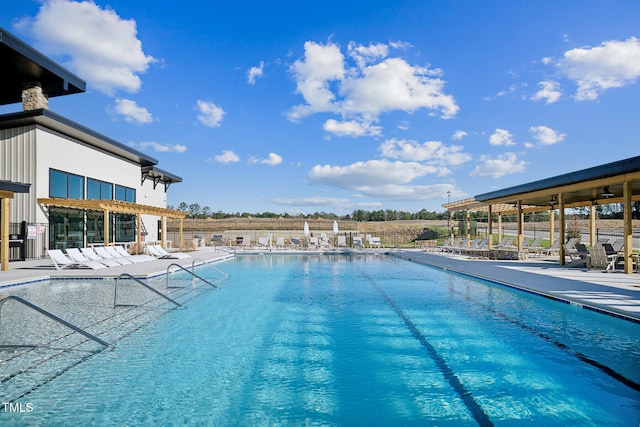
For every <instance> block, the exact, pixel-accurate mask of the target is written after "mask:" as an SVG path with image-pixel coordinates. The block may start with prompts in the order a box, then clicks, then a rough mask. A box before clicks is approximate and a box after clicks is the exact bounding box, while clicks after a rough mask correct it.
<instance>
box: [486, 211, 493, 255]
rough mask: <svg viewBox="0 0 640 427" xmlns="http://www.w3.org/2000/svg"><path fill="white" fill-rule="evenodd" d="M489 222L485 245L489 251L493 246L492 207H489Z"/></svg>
mask: <svg viewBox="0 0 640 427" xmlns="http://www.w3.org/2000/svg"><path fill="white" fill-rule="evenodd" d="M488 216H489V220H488V222H487V244H488V245H489V249H491V247H492V246H493V206H492V205H489V212H488Z"/></svg>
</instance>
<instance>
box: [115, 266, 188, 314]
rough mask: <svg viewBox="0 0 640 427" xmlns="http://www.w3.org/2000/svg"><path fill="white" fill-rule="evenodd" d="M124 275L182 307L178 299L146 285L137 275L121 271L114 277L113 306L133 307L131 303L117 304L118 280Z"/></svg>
mask: <svg viewBox="0 0 640 427" xmlns="http://www.w3.org/2000/svg"><path fill="white" fill-rule="evenodd" d="M124 277H126V278H127V279H132V280H133V281H134V282H136V283H138V284H140V285H142V286H144V287H145V288H147V289H149V290H150V291H151V292H153V293H155V294H157V295H159V296H161V297H162V298H164V299H166V300H167V301H169V302H171V303H173V304H175V305H176V306H177V307H182V304H180V303H179V302H178V301H176V300H174V299H171V298H169V297H168V296H166V295H165V294H163V293H162V292H160V291H157V290H155V289H153V288H152V287H151V286H149V285H147V284H146V283H144V282H143V281H142V280H140V279H138V278H137V277H133V276H132V275H131V274H129V273H122V274H121V275H119V276H118V277H116V285H115V286H114V291H113V308H116V307H135V305H133V304H118V282H119V281H120V279H122V278H124Z"/></svg>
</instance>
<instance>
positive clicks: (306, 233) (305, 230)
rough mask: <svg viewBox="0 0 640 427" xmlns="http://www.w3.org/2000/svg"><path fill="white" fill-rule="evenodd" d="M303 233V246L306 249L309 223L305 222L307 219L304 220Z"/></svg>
mask: <svg viewBox="0 0 640 427" xmlns="http://www.w3.org/2000/svg"><path fill="white" fill-rule="evenodd" d="M303 233H304V247H305V249H306V247H307V236H308V235H309V224H308V223H307V221H305V222H304V229H303Z"/></svg>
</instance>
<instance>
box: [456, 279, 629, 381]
mask: <svg viewBox="0 0 640 427" xmlns="http://www.w3.org/2000/svg"><path fill="white" fill-rule="evenodd" d="M453 292H454V293H456V294H458V295H459V296H461V297H462V298H463V299H468V300H471V301H473V302H474V303H475V304H477V305H479V306H480V307H482V308H484V309H485V310H487V311H489V312H491V313H493V314H495V315H496V316H499V317H501V318H503V319H504V320H506V321H507V322H510V323H512V324H514V325H516V326H518V327H520V328H522V329H524V330H526V331H529V332H531V333H532V334H533V335H534V336H537V337H538V338H542V339H543V340H545V341H547V342H548V343H551V344H553V345H554V346H556V347H557V348H559V349H561V350H564V351H566V352H567V353H569V354H570V355H572V356H575V357H577V358H578V359H580V360H581V361H582V362H585V363H587V364H589V365H591V366H593V367H595V368H598V369H599V370H601V371H602V372H603V373H605V374H607V375H608V376H610V377H611V378H613V379H614V380H617V381H619V382H621V383H622V384H624V385H626V386H627V387H629V388H631V389H632V390H634V391H637V392H640V384H638V383H637V382H635V381H633V380H632V379H630V378H627V377H625V376H624V375H623V374H621V373H619V372H617V371H616V370H614V369H613V368H610V367H608V366H607V365H604V364H602V363H600V362H598V361H597V360H594V359H592V358H590V357H589V356H587V355H586V354H584V353H581V352H579V351H577V350H573V349H572V348H571V347H569V346H568V345H566V344H564V343H562V342H560V341H558V340H556V339H555V338H553V337H551V336H549V335H547V334H545V333H543V332H542V331H539V330H538V329H536V328H534V327H533V326H530V325H527V324H526V323H523V322H521V321H519V320H516V319H513V318H511V317H509V316H508V315H507V314H506V313H503V312H501V311H499V310H497V309H495V308H493V307H491V306H489V305H487V304H483V303H482V302H480V301H479V300H478V299H476V298H473V297H469V296H468V295H466V294H462V293H461V292H459V291H457V290H454V291H453Z"/></svg>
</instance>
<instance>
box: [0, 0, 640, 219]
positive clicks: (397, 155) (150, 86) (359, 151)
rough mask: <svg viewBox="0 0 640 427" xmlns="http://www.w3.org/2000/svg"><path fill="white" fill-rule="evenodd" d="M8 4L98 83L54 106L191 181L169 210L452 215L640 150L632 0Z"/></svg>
mask: <svg viewBox="0 0 640 427" xmlns="http://www.w3.org/2000/svg"><path fill="white" fill-rule="evenodd" d="M3 3H5V4H3V6H2V14H1V16H0V26H2V27H4V28H5V29H7V30H9V31H10V32H12V33H14V34H15V35H17V36H18V37H20V38H22V39H23V40H25V41H26V42H28V43H29V44H31V45H33V46H34V47H36V48H37V49H39V50H41V51H42V52H43V53H45V54H47V55H48V56H50V57H52V58H53V59H55V60H56V61H58V62H59V63H61V64H63V65H64V66H65V67H66V68H68V69H69V70H71V71H72V72H74V73H75V74H77V75H78V76H80V77H81V78H83V79H84V80H86V81H87V91H86V93H83V94H78V95H73V96H66V97H58V98H52V99H50V101H49V108H50V109H51V110H52V111H54V112H56V113H59V114H62V115H63V116H65V117H67V118H69V119H71V120H74V121H76V122H79V123H81V124H83V125H85V126H88V127H90V128H92V129H94V130H96V131H98V132H100V133H102V134H104V135H107V136H109V137H111V138H113V139H115V140H117V141H120V142H122V143H124V144H128V145H130V146H132V147H134V148H136V149H138V150H140V151H143V152H145V153H147V154H148V155H150V156H152V157H155V158H157V159H158V160H159V161H160V163H159V167H160V168H162V169H164V170H167V171H169V172H171V173H173V174H176V175H178V176H181V177H182V178H183V182H182V183H180V184H176V185H174V186H172V187H170V188H169V196H168V199H169V204H171V205H173V206H177V205H178V204H179V203H180V202H186V203H187V204H191V203H199V204H200V205H201V206H209V207H210V208H211V210H212V211H214V212H215V211H219V210H220V211H223V212H250V213H253V212H265V211H270V212H275V213H284V212H288V213H290V214H297V213H313V212H316V211H326V212H335V213H338V214H346V213H350V212H352V211H353V210H355V209H365V210H377V209H394V210H405V211H412V212H414V211H419V210H421V209H427V210H435V211H442V210H443V209H442V207H441V205H442V204H443V203H446V202H447V192H448V191H449V192H451V196H450V197H451V200H452V201H453V200H458V199H462V198H466V197H471V196H473V195H476V194H481V193H485V192H488V191H492V190H495V189H500V188H505V187H510V186H512V185H517V184H521V183H525V182H529V181H533V180H537V179H542V178H546V177H549V176H553V175H558V174H562V173H566V172H571V171H575V170H579V169H582V168H586V167H591V166H596V165H598V164H602V163H607V162H612V161H616V160H620V159H625V158H628V157H633V156H637V155H639V154H640V149H639V147H640V144H639V136H640V115H639V111H640V84H639V82H638V80H639V78H640V24H639V23H640V2H637V1H634V0H630V1H569V0H567V1H560V2H559V1H557V0H550V1H547V0H541V1H462V0H461V1H450V2H447V1H427V0H424V1H401V0H398V1H376V0H367V1H348V0H342V1H333V0H328V1H322V2H300V1H275V2H265V1H244V2H218V1H190V2H181V3H180V2H173V1H163V0H155V1H153V2H152V1H129V0H113V1H109V2H104V1H95V2H87V1H85V2H78V1H70V0H45V1H35V0H24V1H20V2H17V1H12V2H9V1H5V2H3ZM232 3H233V4H232ZM185 6H187V7H185ZM20 109H21V106H20V105H19V104H13V105H9V106H3V107H0V113H9V112H14V111H18V110H20Z"/></svg>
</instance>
